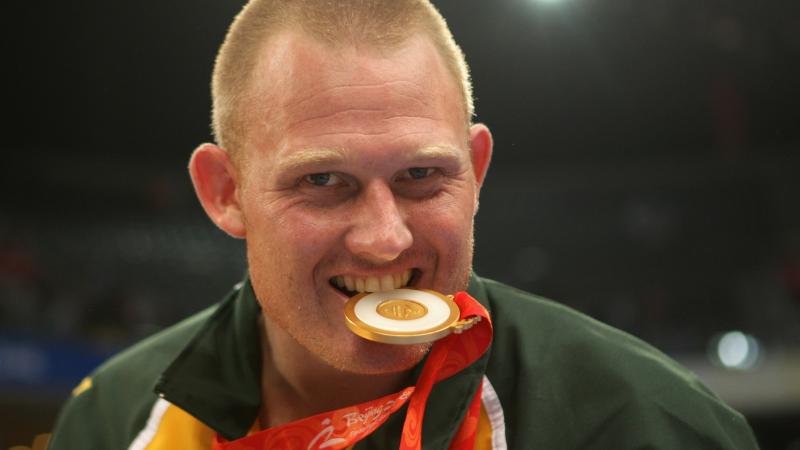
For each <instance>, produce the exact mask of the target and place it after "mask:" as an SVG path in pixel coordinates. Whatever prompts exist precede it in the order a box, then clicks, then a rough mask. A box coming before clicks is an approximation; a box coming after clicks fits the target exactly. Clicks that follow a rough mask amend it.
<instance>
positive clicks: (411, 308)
mask: <svg viewBox="0 0 800 450" xmlns="http://www.w3.org/2000/svg"><path fill="white" fill-rule="evenodd" d="M377 311H378V314H380V315H381V316H383V317H386V318H387V319H393V320H414V319H419V318H420V317H423V316H424V315H425V314H428V308H426V307H425V305H422V304H420V303H417V302H415V301H413V300H406V299H389V300H385V301H383V302H381V304H379V305H378V308H377Z"/></svg>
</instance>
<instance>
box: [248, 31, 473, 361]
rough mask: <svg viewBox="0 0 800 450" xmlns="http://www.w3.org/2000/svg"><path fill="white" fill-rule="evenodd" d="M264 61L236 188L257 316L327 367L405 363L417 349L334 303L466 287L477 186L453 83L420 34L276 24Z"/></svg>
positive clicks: (419, 353)
mask: <svg viewBox="0 0 800 450" xmlns="http://www.w3.org/2000/svg"><path fill="white" fill-rule="evenodd" d="M262 59H263V62H262V64H261V65H260V66H259V67H258V68H257V71H256V73H255V78H254V86H253V89H252V93H254V99H253V100H252V103H251V104H250V108H249V109H248V111H249V112H248V115H249V117H248V119H247V126H248V134H247V138H246V144H245V146H244V148H243V151H244V152H245V153H244V155H243V156H244V158H243V160H242V161H243V162H242V164H241V166H240V172H239V179H238V186H237V189H238V192H237V197H238V201H239V204H240V207H241V211H242V214H243V219H244V223H245V234H246V241H247V254H248V263H249V270H250V275H251V279H252V283H253V287H254V289H255V292H256V295H257V297H258V299H259V302H260V303H261V306H262V310H263V313H264V314H265V317H266V319H267V321H268V323H270V324H273V325H277V326H279V327H281V328H282V329H283V330H284V331H286V332H287V333H288V334H289V335H290V336H291V337H293V338H294V339H295V340H296V341H297V342H298V343H300V344H301V345H302V346H303V347H305V348H306V349H307V350H309V351H310V352H311V354H313V355H316V356H318V357H319V358H320V359H321V360H322V361H324V362H326V363H328V364H330V365H332V366H334V367H337V368H339V369H342V370H347V371H351V372H356V373H364V374H369V373H389V372H397V371H401V370H405V369H408V368H410V367H412V366H413V365H414V364H416V363H417V362H418V361H419V360H420V359H421V357H422V356H423V355H424V352H425V350H426V347H425V346H394V345H386V344H378V343H373V342H369V341H366V340H364V339H362V338H360V337H358V336H356V335H354V334H353V333H351V332H350V331H349V330H348V329H347V327H346V325H345V321H344V315H343V310H344V304H345V302H346V301H347V299H348V297H349V293H351V292H348V291H363V290H368V291H374V290H385V289H390V288H396V287H399V286H401V285H405V284H406V283H408V284H409V285H411V286H414V287H419V288H428V289H434V290H437V291H440V292H444V293H448V294H449V293H453V292H455V291H458V290H462V289H464V288H465V287H466V283H467V279H468V276H469V272H470V267H471V261H472V232H473V227H472V223H473V215H474V213H475V209H476V204H477V193H478V185H477V183H476V177H475V172H474V171H473V164H472V161H471V154H470V150H469V142H468V141H469V130H468V129H467V126H466V118H465V117H464V112H463V106H462V105H463V103H462V96H461V94H460V91H459V88H458V85H457V84H456V82H455V81H454V80H453V79H452V76H451V75H450V74H449V73H448V72H447V70H446V69H445V67H444V65H443V63H442V62H441V60H440V57H439V55H438V54H437V52H436V51H435V49H434V47H433V45H432V44H431V43H430V42H429V41H428V40H427V39H425V38H423V37H414V38H411V39H409V40H408V42H406V43H405V44H403V45H401V46H400V47H399V48H398V49H395V50H391V51H379V50H375V49H370V48H367V47H366V46H364V47H345V48H336V49H334V48H332V47H330V46H328V45H326V44H323V43H319V42H316V41H314V40H313V39H311V38H309V37H306V36H303V35H301V34H295V33H284V34H281V35H279V36H277V37H276V38H274V39H273V40H272V41H271V42H270V43H269V44H268V45H267V46H266V48H265V56H264V58H262ZM341 284H344V287H340V286H339V285H341Z"/></svg>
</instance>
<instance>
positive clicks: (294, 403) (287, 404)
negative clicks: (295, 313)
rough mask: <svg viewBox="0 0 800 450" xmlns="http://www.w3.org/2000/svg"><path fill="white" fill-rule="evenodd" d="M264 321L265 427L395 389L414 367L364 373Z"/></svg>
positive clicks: (263, 407)
mask: <svg viewBox="0 0 800 450" xmlns="http://www.w3.org/2000/svg"><path fill="white" fill-rule="evenodd" d="M264 321H265V319H262V324H263V325H264V326H262V327H261V334H262V339H261V342H262V346H261V348H262V351H261V360H262V361H261V405H262V406H261V412H260V415H259V421H260V425H261V428H262V429H264V428H269V427H273V426H276V425H282V424H285V423H289V422H293V421H295V420H299V419H302V418H305V417H309V416H313V415H315V414H319V413H323V412H326V411H331V410H334V409H338V408H342V407H346V406H351V405H355V404H358V403H362V402H366V401H369V400H374V399H376V398H380V397H382V396H384V395H388V394H391V393H393V392H397V391H399V390H400V389H402V388H403V387H405V385H406V384H407V381H408V375H409V372H410V370H407V371H404V372H397V373H389V374H379V375H363V374H356V373H351V372H345V371H342V370H339V369H336V368H335V367H332V366H331V365H329V364H327V363H325V362H324V361H322V360H320V359H319V358H318V357H316V356H315V355H313V354H311V353H310V352H309V351H308V350H307V349H306V348H305V347H303V346H301V345H300V344H298V343H297V341H295V340H294V339H293V338H292V337H291V336H289V335H288V334H287V333H286V332H285V331H283V329H281V328H280V327H278V326H276V325H271V324H269V323H266V324H265V323H264Z"/></svg>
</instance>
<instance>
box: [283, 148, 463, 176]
mask: <svg viewBox="0 0 800 450" xmlns="http://www.w3.org/2000/svg"><path fill="white" fill-rule="evenodd" d="M398 156H401V157H410V159H426V160H436V159H455V160H458V161H461V160H462V157H461V156H462V152H461V151H460V150H458V149H456V148H454V147H450V146H446V145H432V146H427V147H421V148H418V149H414V150H410V151H407V152H402V153H400V154H399V155H398ZM346 159H347V157H346V151H345V150H343V149H335V148H310V149H306V150H303V151H299V152H296V153H294V154H292V155H290V156H288V157H287V158H286V159H285V160H284V161H282V162H281V163H280V168H281V170H282V171H290V172H291V171H295V170H299V169H304V168H306V167H313V166H331V165H336V164H342V163H343V162H344V161H345V160H346Z"/></svg>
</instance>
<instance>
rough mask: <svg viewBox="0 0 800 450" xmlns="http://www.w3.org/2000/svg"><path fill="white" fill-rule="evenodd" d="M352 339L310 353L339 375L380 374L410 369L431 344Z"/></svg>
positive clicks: (354, 337)
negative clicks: (347, 373) (399, 343)
mask: <svg viewBox="0 0 800 450" xmlns="http://www.w3.org/2000/svg"><path fill="white" fill-rule="evenodd" d="M353 339H354V341H351V342H348V344H347V345H345V346H343V347H339V348H328V349H325V350H322V351H321V352H314V353H316V354H317V355H319V356H320V357H321V358H322V359H323V360H324V361H325V362H326V363H328V364H329V365H331V366H333V367H334V368H336V369H338V370H341V371H343V372H350V373H354V374H359V375H383V374H391V373H398V372H405V371H407V370H410V369H412V368H413V367H414V366H416V365H417V364H419V362H420V361H422V359H423V358H424V357H425V355H426V354H427V353H428V350H430V348H431V344H417V345H392V344H381V343H378V342H371V341H368V340H366V339H362V338H360V337H358V336H355V335H353ZM344 347H346V348H344Z"/></svg>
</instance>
